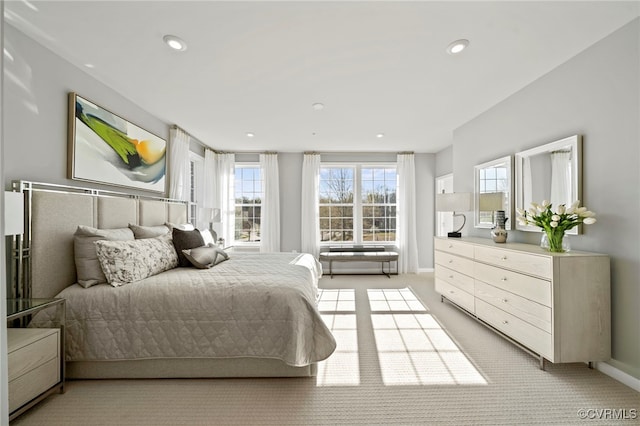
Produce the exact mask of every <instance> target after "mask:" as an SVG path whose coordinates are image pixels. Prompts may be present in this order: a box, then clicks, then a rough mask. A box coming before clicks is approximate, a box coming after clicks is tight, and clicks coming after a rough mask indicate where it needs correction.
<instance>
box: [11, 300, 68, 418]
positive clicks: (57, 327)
mask: <svg viewBox="0 0 640 426" xmlns="http://www.w3.org/2000/svg"><path fill="white" fill-rule="evenodd" d="M47 308H52V309H55V318H54V319H53V320H52V326H53V328H22V327H13V328H7V347H8V352H9V360H8V366H9V420H13V419H15V418H16V417H18V416H19V415H20V414H22V413H24V412H25V411H27V410H28V409H29V408H31V407H33V406H34V405H35V404H37V403H38V402H40V401H42V400H43V399H44V398H46V397H47V396H49V395H51V394H52V393H55V392H56V391H60V393H63V392H64V327H65V319H66V318H65V300H64V299H58V298H56V299H7V322H8V323H9V324H8V325H9V326H11V324H12V322H13V323H21V324H25V323H26V320H28V319H29V318H28V317H29V316H31V315H34V314H36V313H37V312H39V311H41V310H43V309H47Z"/></svg>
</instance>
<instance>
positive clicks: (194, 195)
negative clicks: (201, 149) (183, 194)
mask: <svg viewBox="0 0 640 426" xmlns="http://www.w3.org/2000/svg"><path fill="white" fill-rule="evenodd" d="M188 179H189V212H188V215H189V217H188V218H187V219H188V221H189V223H191V224H193V225H195V226H197V224H198V204H202V198H203V195H204V189H203V186H204V159H203V158H202V157H201V156H199V155H197V154H195V153H193V152H190V153H189V177H188Z"/></svg>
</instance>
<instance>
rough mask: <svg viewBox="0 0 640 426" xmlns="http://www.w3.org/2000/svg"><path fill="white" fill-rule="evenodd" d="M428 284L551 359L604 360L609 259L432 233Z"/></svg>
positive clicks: (607, 352)
mask: <svg viewBox="0 0 640 426" xmlns="http://www.w3.org/2000/svg"><path fill="white" fill-rule="evenodd" d="M434 248H435V256H434V257H435V289H436V291H437V292H438V293H439V294H440V295H441V298H442V300H443V301H444V300H445V299H446V300H448V301H450V302H452V303H454V304H455V305H457V306H458V307H460V308H462V309H463V310H464V311H465V312H467V313H468V314H470V315H471V316H473V317H475V318H476V319H478V320H480V321H481V322H482V323H484V324H485V325H488V326H490V328H492V329H494V330H496V331H498V332H500V333H501V334H502V335H503V336H506V337H507V338H509V340H511V341H512V342H514V343H516V344H518V345H519V346H521V347H522V348H523V349H525V350H527V351H528V352H530V353H532V354H534V355H535V356H537V357H538V358H539V360H540V367H541V368H542V369H544V363H545V360H547V361H550V362H553V363H566V362H588V363H591V362H593V361H606V360H608V359H609V358H611V307H610V306H611V303H610V297H611V296H610V269H609V257H608V256H606V255H603V254H598V253H589V252H579V251H571V252H569V253H550V252H547V251H545V250H543V249H541V248H540V247H538V246H536V245H532V244H521V243H505V244H496V243H494V242H493V241H492V240H490V239H484V238H461V239H457V238H456V239H452V238H443V237H435V240H434Z"/></svg>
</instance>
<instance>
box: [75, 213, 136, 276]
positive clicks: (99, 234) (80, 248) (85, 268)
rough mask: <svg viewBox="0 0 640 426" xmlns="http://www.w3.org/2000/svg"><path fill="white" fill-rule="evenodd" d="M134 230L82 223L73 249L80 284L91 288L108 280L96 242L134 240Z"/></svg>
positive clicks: (77, 231)
mask: <svg viewBox="0 0 640 426" xmlns="http://www.w3.org/2000/svg"><path fill="white" fill-rule="evenodd" d="M133 239H134V236H133V231H132V230H131V229H129V228H115V229H98V228H92V227H91V226H84V225H80V226H78V228H77V229H76V233H75V234H74V235H73V250H74V258H75V262H76V275H77V278H78V284H80V285H81V286H82V287H84V288H89V287H91V286H92V285H95V284H102V283H106V282H107V278H106V277H105V276H104V273H103V272H102V268H101V267H100V262H99V261H98V256H97V254H96V246H95V242H96V241H100V240H109V241H122V240H133Z"/></svg>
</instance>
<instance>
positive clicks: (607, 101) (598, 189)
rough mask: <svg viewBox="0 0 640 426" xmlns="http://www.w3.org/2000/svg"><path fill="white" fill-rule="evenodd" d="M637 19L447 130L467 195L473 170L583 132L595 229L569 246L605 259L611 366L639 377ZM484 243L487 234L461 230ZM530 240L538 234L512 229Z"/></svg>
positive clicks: (457, 178) (460, 187) (457, 180)
mask: <svg viewBox="0 0 640 426" xmlns="http://www.w3.org/2000/svg"><path fill="white" fill-rule="evenodd" d="M639 40H640V20H638V19H636V20H635V21H633V22H631V23H630V24H628V25H626V26H624V27H623V28H621V29H619V30H618V31H616V32H615V33H613V34H612V35H610V36H609V37H607V38H605V39H603V40H601V41H600V42H598V43H596V44H595V45H593V46H592V47H590V48H588V49H586V50H585V51H583V52H582V53H580V54H579V55H577V56H575V57H574V58H572V59H570V60H569V61H567V62H566V63H564V64H562V65H561V66H559V67H558V68H556V69H554V70H553V71H551V72H550V73H548V74H547V75H545V76H543V77H541V78H540V79H538V80H536V81H535V82H533V83H532V84H530V85H529V86H527V87H525V88H524V89H522V90H520V91H519V92H517V93H515V94H514V95H512V96H510V97H509V98H507V99H505V100H504V101H503V102H501V103H499V104H498V105H496V106H494V107H493V108H491V109H490V110H488V111H486V112H485V113H483V114H481V115H480V116H478V117H477V118H475V119H473V120H471V121H469V122H468V123H466V124H465V125H463V126H461V127H460V128H458V129H456V130H455V131H454V134H453V173H454V190H455V191H456V192H472V191H473V182H474V180H473V167H474V166H475V165H476V164H480V163H483V162H485V161H489V160H493V159H496V158H499V157H502V156H505V155H510V154H514V153H515V152H518V151H521V150H525V149H528V148H532V147H535V146H537V145H541V144H544V143H547V142H552V141H554V140H558V139H561V138H563V137H566V136H570V135H573V134H580V135H582V136H583V197H582V202H583V204H584V205H586V206H587V207H588V208H589V209H590V210H593V211H595V212H596V213H597V214H598V222H597V223H596V224H595V225H592V226H589V227H585V228H586V229H585V232H584V234H583V235H580V236H571V237H570V238H571V246H572V248H573V249H576V250H585V251H594V252H602V253H607V254H609V255H610V256H611V279H612V281H611V303H612V340H613V341H612V350H613V360H611V362H610V364H612V365H613V366H614V367H616V368H618V369H620V370H622V371H624V372H626V373H628V374H630V375H632V376H634V377H636V378H640V331H639V330H640V326H639V325H640V286H638V272H640V250H639V241H640V221H638V216H639V213H640V190H639V188H640V172H639V170H640V167H639V164H640V150H639V146H640V124H639V117H640V106H639V103H640V83H639V79H640V65H639V62H640V57H639V56H640V53H639V52H640V45H639V44H640V43H639ZM470 222H471V223H474V222H473V220H471V221H470ZM465 229H466V230H467V233H468V234H470V235H474V236H482V237H488V233H489V230H487V229H474V228H473V227H469V226H467V227H465ZM509 240H511V241H521V242H527V243H533V244H538V243H539V241H540V234H538V233H526V232H519V231H510V232H509Z"/></svg>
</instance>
